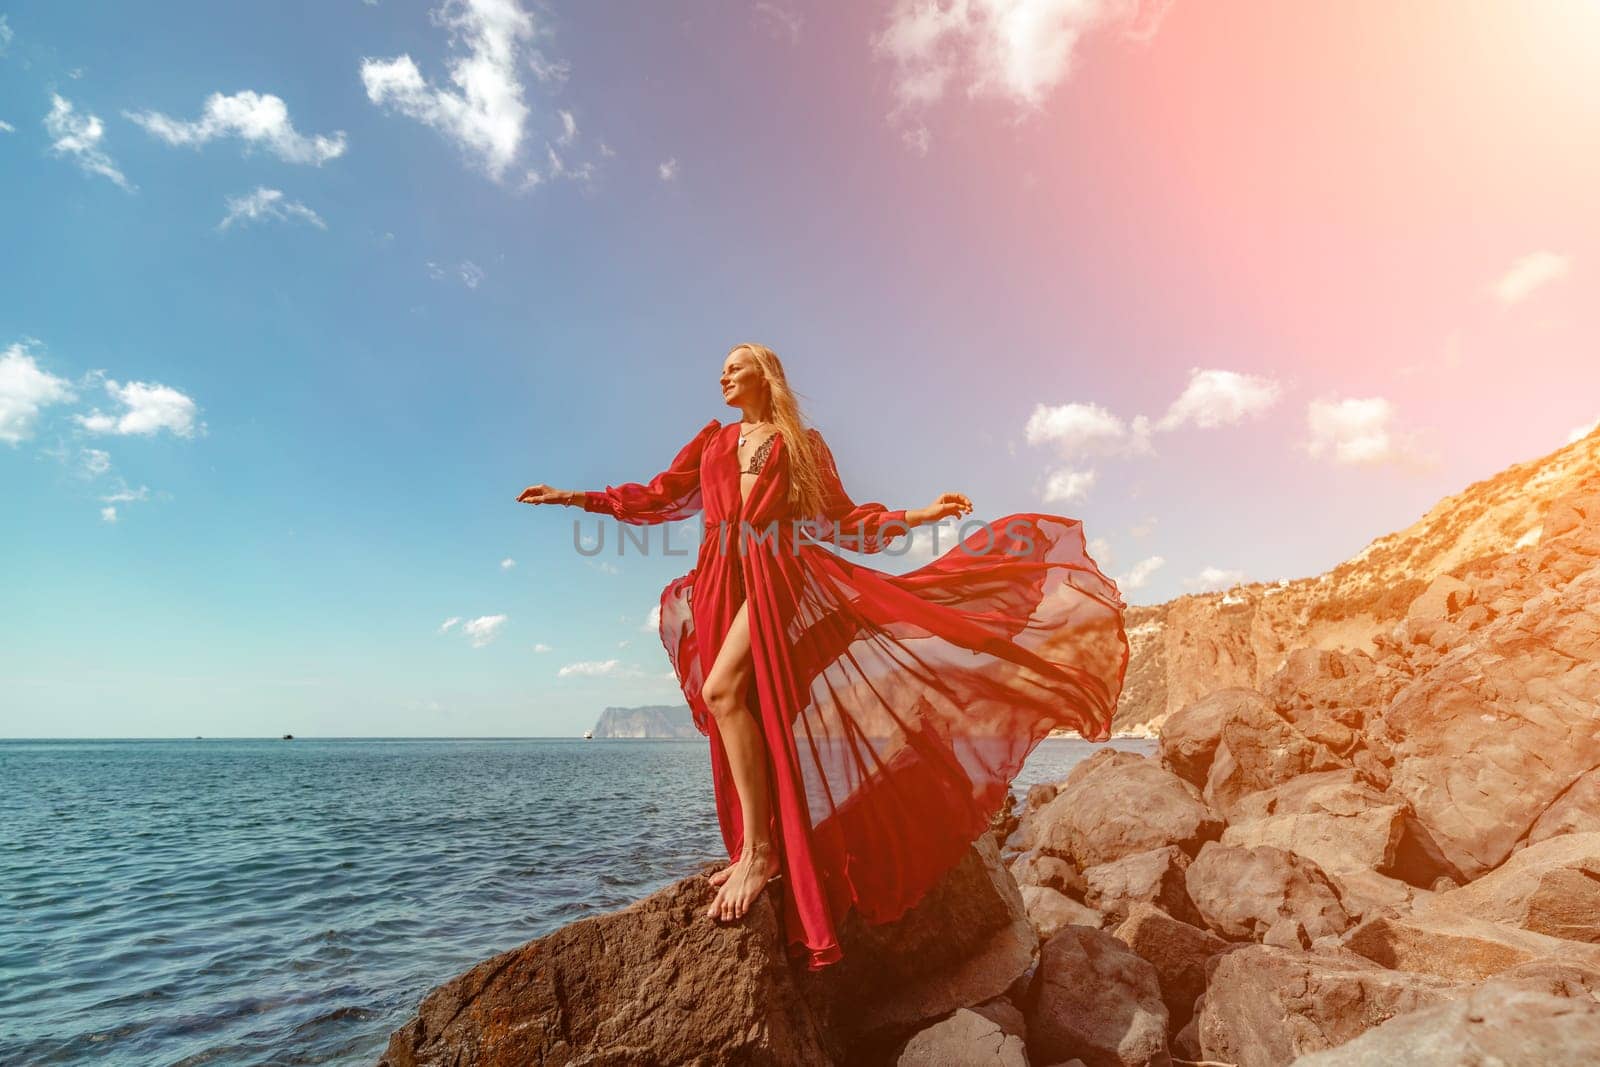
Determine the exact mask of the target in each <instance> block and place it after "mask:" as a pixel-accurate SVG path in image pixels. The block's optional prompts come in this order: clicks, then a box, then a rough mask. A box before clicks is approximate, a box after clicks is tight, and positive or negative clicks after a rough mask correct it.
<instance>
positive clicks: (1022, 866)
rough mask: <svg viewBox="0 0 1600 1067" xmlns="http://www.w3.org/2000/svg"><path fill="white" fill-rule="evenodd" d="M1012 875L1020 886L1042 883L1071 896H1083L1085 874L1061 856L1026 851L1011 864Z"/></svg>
mask: <svg viewBox="0 0 1600 1067" xmlns="http://www.w3.org/2000/svg"><path fill="white" fill-rule="evenodd" d="M1011 877H1013V878H1015V879H1016V880H1017V884H1018V885H1019V886H1030V885H1042V886H1045V887H1046V888H1049V889H1054V890H1055V891H1056V892H1058V893H1065V894H1066V895H1067V896H1069V897H1078V898H1079V899H1081V898H1082V897H1083V890H1084V884H1083V875H1082V874H1080V873H1079V872H1078V868H1076V867H1074V866H1073V865H1072V864H1070V863H1068V862H1067V861H1066V860H1064V859H1062V858H1061V857H1060V856H1046V855H1044V854H1043V853H1040V852H1024V853H1023V854H1022V855H1020V856H1018V857H1017V859H1016V860H1015V862H1013V863H1012V864H1011Z"/></svg>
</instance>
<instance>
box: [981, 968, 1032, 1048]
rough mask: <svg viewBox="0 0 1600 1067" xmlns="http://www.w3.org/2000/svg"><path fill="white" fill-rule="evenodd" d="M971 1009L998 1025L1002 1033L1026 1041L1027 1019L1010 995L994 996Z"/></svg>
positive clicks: (1025, 1042) (1024, 1042)
mask: <svg viewBox="0 0 1600 1067" xmlns="http://www.w3.org/2000/svg"><path fill="white" fill-rule="evenodd" d="M1030 977H1031V976H1030ZM1024 992H1026V990H1024ZM972 1010H973V1011H975V1012H977V1013H978V1014H979V1015H981V1016H983V1017H984V1018H985V1019H988V1020H989V1021H990V1022H992V1023H994V1024H995V1025H997V1026H999V1027H1000V1029H1001V1030H1002V1031H1003V1032H1004V1033H1007V1034H1014V1035H1016V1036H1017V1037H1019V1038H1021V1039H1022V1043H1023V1044H1024V1045H1026V1044H1027V1043H1028V1020H1027V1018H1026V1017H1025V1016H1024V1015H1023V1014H1022V1009H1021V1008H1019V1007H1017V1005H1016V1003H1015V1002H1013V1001H1012V1000H1011V998H1010V997H995V998H994V999H993V1000H986V1001H984V1002H983V1003H982V1004H974V1005H973V1006H972Z"/></svg>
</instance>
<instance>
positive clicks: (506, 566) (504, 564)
mask: <svg viewBox="0 0 1600 1067" xmlns="http://www.w3.org/2000/svg"><path fill="white" fill-rule="evenodd" d="M516 565H517V561H516V560H514V559H512V558H511V557H510V556H507V557H506V558H505V559H503V560H501V561H500V569H501V570H503V571H508V570H510V569H511V568H512V567H515V566H516Z"/></svg>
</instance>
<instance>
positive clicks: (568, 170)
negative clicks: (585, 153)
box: [523, 143, 594, 189]
mask: <svg viewBox="0 0 1600 1067" xmlns="http://www.w3.org/2000/svg"><path fill="white" fill-rule="evenodd" d="M544 147H545V158H546V159H547V160H548V162H549V164H550V166H549V170H548V172H547V173H546V174H545V175H544V176H543V177H544V178H566V179H567V180H568V181H575V182H589V181H591V180H593V178H594V164H593V163H590V162H587V161H585V162H583V163H580V164H579V165H577V166H575V167H574V166H572V165H570V164H568V163H567V162H566V161H565V160H564V159H562V158H561V156H560V155H559V154H557V152H556V150H555V146H554V145H551V144H548V143H547V144H546V145H545V146H544ZM528 178H529V180H528V181H527V182H525V183H523V188H524V189H526V188H528V187H529V186H530V185H537V184H539V182H540V181H541V180H543V179H542V178H540V177H537V176H536V174H535V172H534V171H529V172H528Z"/></svg>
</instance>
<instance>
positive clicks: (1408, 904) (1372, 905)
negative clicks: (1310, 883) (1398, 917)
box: [1325, 870, 1432, 920]
mask: <svg viewBox="0 0 1600 1067" xmlns="http://www.w3.org/2000/svg"><path fill="white" fill-rule="evenodd" d="M1325 873H1326V874H1327V875H1328V879H1329V880H1330V881H1331V882H1333V885H1334V888H1335V889H1337V890H1338V891H1339V904H1340V906H1341V907H1343V908H1344V910H1345V911H1346V912H1347V913H1349V915H1350V917H1351V918H1352V919H1354V920H1360V919H1365V918H1367V917H1368V916H1369V915H1372V914H1374V913H1376V912H1378V911H1379V910H1381V909H1384V908H1390V909H1393V910H1396V911H1408V910H1410V908H1412V907H1413V906H1414V905H1415V904H1416V902H1418V901H1423V900H1426V899H1427V898H1428V897H1430V896H1432V894H1431V893H1429V892H1428V890H1426V889H1418V888H1417V887H1416V886H1413V885H1407V884H1406V883H1405V882H1402V881H1400V880H1399V879H1398V878H1390V877H1389V876H1388V875H1383V874H1379V873H1377V872H1376V871H1363V870H1344V871H1327V872H1325Z"/></svg>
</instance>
